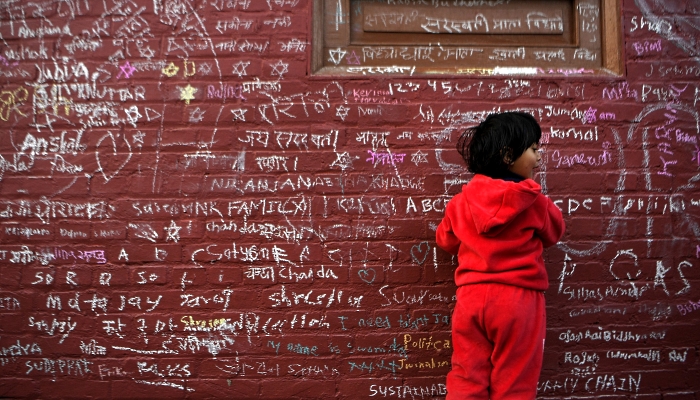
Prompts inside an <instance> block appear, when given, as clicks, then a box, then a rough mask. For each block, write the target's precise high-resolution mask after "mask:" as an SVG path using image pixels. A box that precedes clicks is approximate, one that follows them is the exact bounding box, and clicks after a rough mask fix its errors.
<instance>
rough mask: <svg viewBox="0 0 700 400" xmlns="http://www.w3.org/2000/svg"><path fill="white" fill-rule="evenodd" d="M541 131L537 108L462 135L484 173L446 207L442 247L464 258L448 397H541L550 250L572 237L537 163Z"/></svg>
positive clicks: (468, 155)
mask: <svg viewBox="0 0 700 400" xmlns="http://www.w3.org/2000/svg"><path fill="white" fill-rule="evenodd" d="M541 135H542V132H541V129H540V126H539V125H538V124H537V121H536V120H535V119H534V118H533V117H532V116H531V115H529V114H525V113H517V112H509V113H501V114H491V115H489V116H488V117H487V118H486V119H485V120H484V121H483V122H482V123H481V124H479V125H478V126H477V127H474V128H471V129H468V130H467V131H466V132H464V134H462V136H461V137H460V139H459V142H458V144H457V150H458V151H459V153H460V154H461V155H462V158H464V160H465V162H466V163H467V166H468V168H469V170H470V171H471V172H473V173H474V174H475V175H474V177H473V178H472V179H471V181H469V183H468V184H466V185H464V186H463V187H462V192H461V193H459V194H457V195H456V196H455V197H454V198H453V199H452V200H450V202H449V203H448V205H447V208H446V210H445V217H444V218H443V220H442V222H441V223H440V225H439V226H438V228H437V233H436V240H437V244H438V245H439V246H440V247H441V248H443V249H444V250H446V251H447V252H449V253H451V254H456V255H457V256H458V262H459V265H458V267H457V270H456V272H455V283H456V284H457V304H456V306H455V310H454V314H453V317H452V341H453V347H454V349H453V351H454V352H453V355H452V370H451V371H450V372H449V373H448V374H447V399H448V400H450V399H491V400H500V399H517V400H522V399H534V398H535V395H536V392H537V380H538V379H539V375H540V370H541V368H542V356H543V351H544V338H545V327H546V316H545V302H544V293H543V291H544V290H545V289H547V287H548V279H547V271H546V270H545V267H544V261H543V259H542V250H543V248H544V247H548V246H552V245H554V244H555V243H557V242H558V241H559V239H560V238H561V237H562V235H563V234H564V221H563V219H562V214H561V211H560V210H559V209H558V208H557V207H556V206H555V205H554V203H553V202H552V200H550V199H549V198H548V197H546V196H544V195H543V194H542V193H541V187H540V185H538V184H537V183H536V182H535V181H534V180H532V177H533V174H534V172H533V170H534V169H535V168H536V167H537V166H538V163H539V161H540V154H539V149H538V146H539V141H540V137H541Z"/></svg>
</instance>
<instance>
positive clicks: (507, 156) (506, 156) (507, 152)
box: [501, 147, 515, 165]
mask: <svg viewBox="0 0 700 400" xmlns="http://www.w3.org/2000/svg"><path fill="white" fill-rule="evenodd" d="M501 156H503V163H504V164H505V165H513V163H514V162H515V160H513V149H511V148H510V147H505V148H503V149H501Z"/></svg>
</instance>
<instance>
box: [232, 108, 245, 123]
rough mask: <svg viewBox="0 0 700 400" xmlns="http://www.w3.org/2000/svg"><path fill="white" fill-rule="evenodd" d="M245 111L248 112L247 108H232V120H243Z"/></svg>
mask: <svg viewBox="0 0 700 400" xmlns="http://www.w3.org/2000/svg"><path fill="white" fill-rule="evenodd" d="M247 112H248V110H247V109H245V108H236V109H234V110H231V113H232V114H233V120H234V121H243V122H245V113H247Z"/></svg>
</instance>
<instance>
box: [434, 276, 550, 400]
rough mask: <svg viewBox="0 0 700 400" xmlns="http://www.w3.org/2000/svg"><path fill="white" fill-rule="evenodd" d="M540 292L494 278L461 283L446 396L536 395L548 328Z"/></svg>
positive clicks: (450, 399) (497, 398) (497, 399)
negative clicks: (493, 281)
mask: <svg viewBox="0 0 700 400" xmlns="http://www.w3.org/2000/svg"><path fill="white" fill-rule="evenodd" d="M545 312H546V311H545V304H544V294H543V293H542V292H539V291H536V290H530V289H523V288H519V287H516V286H508V285H503V284H497V283H482V284H474V285H466V286H460V287H459V288H458V289H457V305H456V306H455V310H454V314H453V316H452V344H453V353H452V370H451V371H450V372H449V373H448V374H447V400H457V399H460V400H461V399H469V400H471V399H484V400H488V399H491V400H501V399H517V400H523V399H534V398H535V395H536V394H537V380H538V379H539V377H540V370H541V368H542V356H543V351H544V337H545V329H546V322H547V321H546V315H545Z"/></svg>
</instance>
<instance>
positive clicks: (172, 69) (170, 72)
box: [162, 62, 180, 78]
mask: <svg viewBox="0 0 700 400" xmlns="http://www.w3.org/2000/svg"><path fill="white" fill-rule="evenodd" d="M179 70H180V68H179V67H178V66H177V65H175V64H174V63H172V62H171V63H170V64H168V66H167V67H165V68H163V70H162V72H163V74H164V75H165V76H167V77H168V78H172V77H173V76H175V75H177V72H178V71H179Z"/></svg>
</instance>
